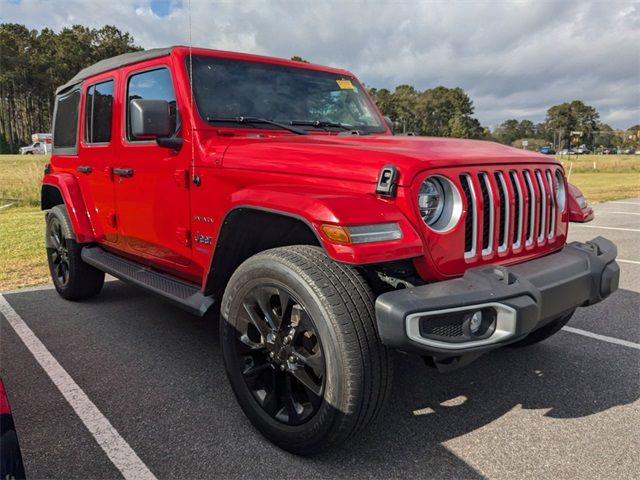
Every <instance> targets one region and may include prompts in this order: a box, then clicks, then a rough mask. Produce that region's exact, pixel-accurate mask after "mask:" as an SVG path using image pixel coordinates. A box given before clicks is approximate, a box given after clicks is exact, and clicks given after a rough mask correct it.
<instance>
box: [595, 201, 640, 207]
mask: <svg viewBox="0 0 640 480" xmlns="http://www.w3.org/2000/svg"><path fill="white" fill-rule="evenodd" d="M607 203H616V204H620V205H637V206H639V207H640V202H606V203H603V204H602V205H606V204H607Z"/></svg>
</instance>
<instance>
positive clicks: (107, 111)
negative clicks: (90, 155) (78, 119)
mask: <svg viewBox="0 0 640 480" xmlns="http://www.w3.org/2000/svg"><path fill="white" fill-rule="evenodd" d="M112 111H113V80H109V81H107V82H102V83H98V84H96V85H91V86H90V87H89V88H88V89H87V95H86V104H85V107H84V141H85V142H87V143H109V142H110V141H111V113H112Z"/></svg>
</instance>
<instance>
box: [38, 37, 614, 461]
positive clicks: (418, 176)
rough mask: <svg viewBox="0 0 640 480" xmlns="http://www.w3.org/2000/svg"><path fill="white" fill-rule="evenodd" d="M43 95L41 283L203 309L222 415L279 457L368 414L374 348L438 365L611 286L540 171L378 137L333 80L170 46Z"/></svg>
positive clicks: (504, 152) (504, 157) (527, 331)
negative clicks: (46, 276) (213, 314)
mask: <svg viewBox="0 0 640 480" xmlns="http://www.w3.org/2000/svg"><path fill="white" fill-rule="evenodd" d="M56 94H57V95H56V106H55V114H54V117H55V120H54V126H53V132H54V147H53V157H52V159H51V165H50V166H49V167H47V171H46V175H45V177H44V181H43V187H42V209H43V210H46V211H47V231H46V235H47V255H48V260H49V265H50V269H51V276H52V278H53V282H54V284H55V287H56V289H57V290H58V292H59V293H60V295H62V296H63V297H64V298H66V299H69V300H79V299H84V298H87V297H90V296H92V295H96V294H97V293H98V292H99V291H100V289H101V288H102V285H103V281H104V272H107V273H109V274H111V275H113V276H115V277H117V278H119V279H122V280H124V281H126V282H130V283H131V284H133V285H136V286H138V287H142V288H144V289H146V290H148V291H149V292H152V293H154V294H156V295H159V296H161V297H163V298H165V299H167V300H169V301H171V302H173V303H174V304H176V305H178V306H180V307H183V308H185V309H186V310H188V311H190V312H192V313H194V314H196V315H200V316H202V315H205V313H207V312H208V311H209V310H214V309H219V310H220V313H221V321H220V331H221V335H220V339H221V343H222V351H223V353H224V361H225V364H226V369H227V374H228V377H229V380H230V382H231V385H232V387H233V391H234V392H235V394H236V396H237V399H238V402H239V403H240V406H241V407H242V409H243V410H244V412H245V413H246V415H247V416H248V417H249V418H250V420H251V421H252V422H253V423H254V424H255V426H256V427H257V428H258V429H259V430H260V431H261V432H262V433H263V434H264V435H265V436H266V437H268V438H269V439H270V440H271V441H273V442H274V443H276V444H277V445H279V446H281V447H282V448H284V449H287V450H289V451H292V452H295V453H298V454H310V453H314V452H317V451H319V450H321V449H322V448H325V447H328V446H330V445H334V444H336V443H338V442H341V441H344V440H345V439H346V438H348V437H349V436H350V435H352V434H354V433H355V432H357V431H359V430H360V429H361V428H363V427H364V426H366V425H367V424H368V423H370V422H371V420H372V419H373V418H374V417H375V416H376V415H377V414H378V413H379V411H380V409H381V407H382V405H383V404H384V401H385V399H386V397H387V395H388V393H389V389H390V384H391V361H390V354H389V349H398V350H401V351H403V352H408V353H412V354H417V355H420V356H422V357H424V358H425V360H427V361H428V362H429V363H431V364H432V365H435V366H437V367H438V368H440V369H451V368H456V367H459V366H462V365H464V364H466V363H468V362H469V361H471V360H473V359H475V358H476V357H478V356H479V355H480V354H482V353H485V352H487V351H489V350H491V349H494V348H497V347H501V346H504V345H507V344H512V345H530V344H532V343H535V342H539V341H541V340H543V339H545V338H547V337H549V336H551V335H553V334H554V333H555V332H557V331H558V330H559V329H560V328H561V327H562V326H563V325H564V324H565V323H567V321H568V320H569V318H570V317H571V315H572V313H573V312H574V310H575V309H576V307H579V306H586V305H591V304H593V303H596V302H599V301H601V300H602V299H603V298H605V297H607V296H608V295H609V294H611V292H612V291H614V290H615V289H616V288H617V285H618V277H619V269H618V266H617V264H616V262H615V257H616V248H615V246H614V245H613V244H612V243H611V242H609V241H608V240H605V239H604V238H600V237H598V238H596V239H594V240H593V241H591V242H587V243H584V244H583V243H571V244H568V245H567V244H566V238H567V222H568V218H569V212H568V209H567V183H566V180H565V177H564V174H563V171H562V167H561V165H560V164H559V163H558V162H557V161H556V160H555V159H553V158H550V157H548V156H546V155H540V154H536V153H532V152H527V151H522V150H516V149H513V148H509V147H505V146H502V145H499V144H496V143H492V142H479V141H469V140H456V139H445V138H418V137H411V136H394V135H393V134H392V132H391V130H390V128H389V126H388V124H387V121H385V119H384V118H383V117H382V116H381V114H380V112H379V111H378V109H377V108H376V106H375V105H374V104H373V102H372V101H371V99H370V98H369V96H368V95H367V92H366V90H365V88H364V87H363V86H362V84H361V83H360V82H359V81H358V80H357V79H356V78H355V77H354V76H353V75H352V74H351V73H349V72H347V71H344V70H339V69H335V68H329V67H322V66H318V65H311V64H305V63H300V62H292V61H287V60H281V59H276V58H267V57H260V56H254V55H245V54H238V53H229V52H221V51H214V50H206V49H200V48H194V49H193V50H192V51H190V49H189V48H187V47H172V48H164V49H156V50H148V51H144V52H136V53H129V54H125V55H121V56H118V57H115V58H111V59H108V60H104V61H101V62H99V63H97V64H95V65H93V66H91V67H88V68H86V69H84V70H82V71H81V72H80V73H78V74H77V75H76V76H75V77H74V78H73V79H71V80H70V81H69V82H68V83H67V84H66V85H64V86H62V87H60V88H59V89H58V90H57V92H56Z"/></svg>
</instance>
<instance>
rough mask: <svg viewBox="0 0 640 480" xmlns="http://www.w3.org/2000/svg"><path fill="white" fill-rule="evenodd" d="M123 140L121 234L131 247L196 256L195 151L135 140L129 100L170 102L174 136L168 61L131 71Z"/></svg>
mask: <svg viewBox="0 0 640 480" xmlns="http://www.w3.org/2000/svg"><path fill="white" fill-rule="evenodd" d="M124 84H125V85H124V88H125V97H124V98H125V99H126V101H125V115H124V122H125V125H124V127H125V128H124V129H123V133H124V139H123V143H122V147H121V153H120V155H119V159H118V162H117V164H114V167H116V168H114V170H113V172H114V180H115V186H116V198H117V207H118V222H119V227H118V228H119V231H120V234H121V235H123V236H124V237H125V238H126V242H127V248H128V249H130V250H132V251H135V252H136V253H139V254H142V255H144V256H146V257H152V258H157V259H160V260H162V261H164V262H168V263H173V264H177V265H187V264H188V263H189V262H190V260H191V248H190V241H189V236H190V235H189V218H190V213H189V189H188V187H189V183H188V176H187V174H188V171H189V170H188V169H189V161H190V149H189V148H186V147H183V148H181V149H179V150H177V151H176V150H172V149H169V148H164V147H160V146H158V144H157V143H156V141H155V140H148V139H138V138H134V137H133V136H132V134H131V128H130V122H129V107H130V105H129V102H130V101H131V100H133V99H136V98H141V99H146V100H165V101H167V102H169V105H170V111H171V118H172V124H173V130H174V134H179V133H180V132H179V130H180V120H179V119H180V113H179V111H180V108H179V105H178V104H177V101H176V95H175V87H174V83H173V79H172V76H171V73H170V70H169V68H168V66H167V65H164V64H157V65H155V66H151V67H147V68H144V69H140V70H133V71H129V72H128V73H127V74H126V78H125V82H124Z"/></svg>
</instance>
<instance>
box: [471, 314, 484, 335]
mask: <svg viewBox="0 0 640 480" xmlns="http://www.w3.org/2000/svg"><path fill="white" fill-rule="evenodd" d="M481 326H482V310H478V311H477V312H474V313H473V315H471V320H469V330H470V331H471V334H472V335H477V333H478V332H479V331H480V327H481Z"/></svg>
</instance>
